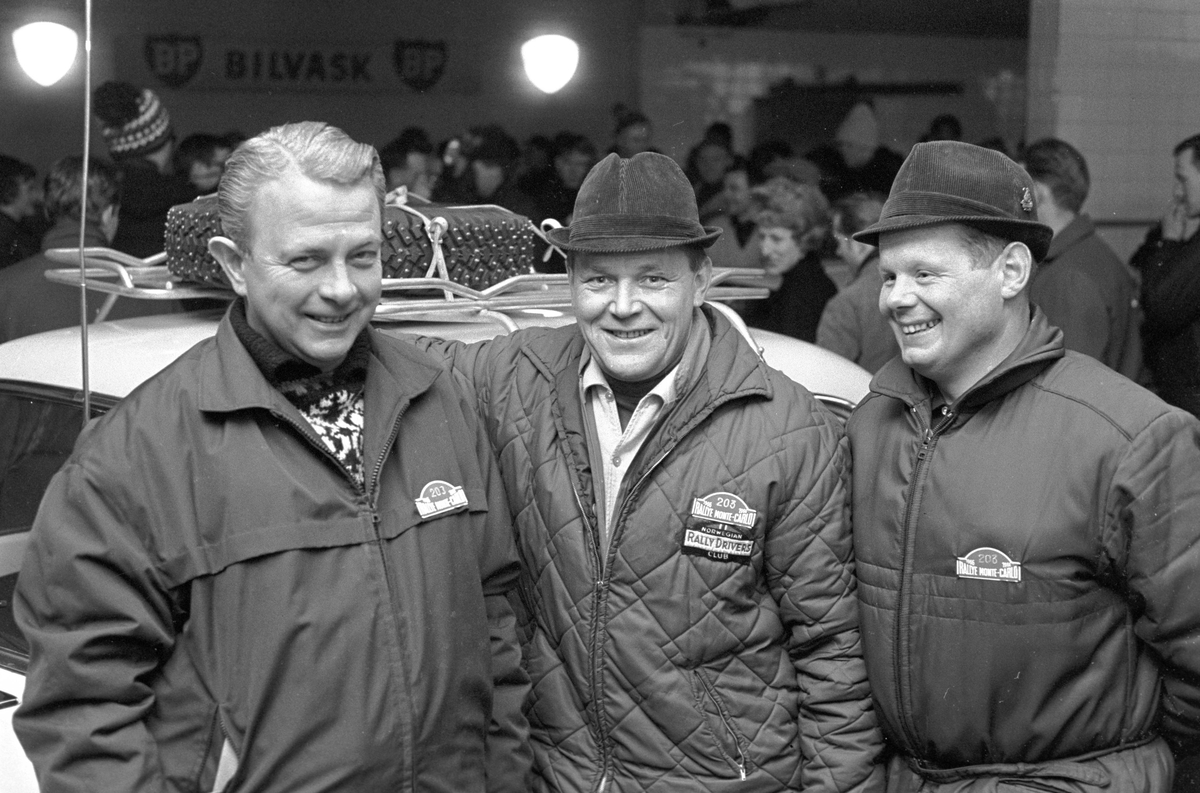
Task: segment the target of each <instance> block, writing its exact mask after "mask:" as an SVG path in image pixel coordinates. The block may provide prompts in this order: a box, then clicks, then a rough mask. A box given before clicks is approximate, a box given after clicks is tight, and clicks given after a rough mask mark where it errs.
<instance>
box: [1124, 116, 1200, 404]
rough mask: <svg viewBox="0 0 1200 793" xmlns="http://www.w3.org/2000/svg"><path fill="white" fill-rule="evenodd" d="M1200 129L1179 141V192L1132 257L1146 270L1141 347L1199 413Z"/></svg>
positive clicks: (1166, 382)
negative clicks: (1198, 132)
mask: <svg viewBox="0 0 1200 793" xmlns="http://www.w3.org/2000/svg"><path fill="white" fill-rule="evenodd" d="M1198 231H1200V135H1193V136H1192V137H1190V138H1188V139H1187V140H1184V141H1182V142H1181V143H1180V144H1179V145H1178V146H1176V147H1175V197H1174V201H1173V202H1172V205H1171V209H1170V210H1169V211H1168V212H1167V214H1166V215H1164V216H1163V219H1162V222H1161V223H1159V224H1158V225H1157V226H1155V227H1154V228H1153V229H1151V230H1150V232H1149V233H1148V234H1146V240H1145V242H1143V243H1142V246H1141V247H1140V248H1138V249H1137V251H1136V252H1135V253H1134V254H1133V258H1132V259H1131V260H1130V263H1131V264H1132V265H1133V266H1134V267H1136V268H1137V269H1138V270H1140V271H1141V273H1142V313H1143V315H1144V316H1145V322H1144V324H1143V325H1142V347H1143V351H1144V354H1145V358H1146V368H1147V369H1148V370H1149V371H1150V376H1151V379H1152V380H1153V384H1154V389H1155V390H1156V391H1157V392H1158V394H1159V396H1161V397H1162V398H1163V399H1165V400H1166V401H1168V402H1170V403H1171V404H1172V405H1178V406H1179V407H1181V408H1183V409H1184V410H1186V411H1188V412H1190V413H1192V414H1193V415H1196V416H1200V233H1197V232H1198Z"/></svg>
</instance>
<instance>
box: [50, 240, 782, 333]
mask: <svg viewBox="0 0 1200 793" xmlns="http://www.w3.org/2000/svg"><path fill="white" fill-rule="evenodd" d="M83 253H84V258H85V261H86V262H87V265H88V266H87V268H86V271H85V278H86V282H87V288H88V289H89V290H92V291H96V292H101V293H104V294H107V295H109V296H110V297H109V302H110V303H111V301H113V300H115V299H116V298H117V297H130V298H136V299H139V300H184V299H190V298H217V299H224V300H233V299H234V298H235V297H236V295H234V293H233V292H232V291H231V290H228V289H221V288H218V287H212V286H201V285H192V284H188V283H186V282H182V281H179V280H177V279H176V278H175V276H173V275H172V274H171V273H170V272H169V271H168V270H167V267H166V254H164V253H160V254H157V255H155V256H151V257H149V258H146V259H138V258H136V257H133V256H129V255H128V254H124V253H121V252H119V251H115V250H112V249H111V248H85V249H84V252H83ZM46 257H47V258H49V259H50V260H51V261H54V262H61V263H63V264H70V263H72V262H75V261H78V259H79V249H78V248H52V249H50V250H48V251H46ZM764 276H765V273H764V272H763V271H762V270H755V269H744V268H730V267H721V268H714V269H713V280H712V286H711V287H710V288H709V292H708V299H709V300H710V301H719V302H728V301H731V300H758V299H761V298H764V297H766V296H767V295H768V294H770V290H768V289H767V288H766V287H765V286H764V285H763V283H764ZM46 278H47V279H49V280H50V281H53V282H54V283H59V284H67V285H69V286H78V285H79V270H78V269H77V268H63V269H54V270H50V271H48V272H47V273H46ZM570 309H571V291H570V288H569V286H568V283H567V276H566V275H565V274H548V273H530V274H528V275H516V276H513V277H511V278H506V279H505V280H503V281H501V282H499V283H497V284H495V285H493V286H489V287H487V288H486V289H474V288H472V287H469V286H466V285H464V284H460V283H457V282H455V281H449V280H446V279H444V278H384V279H383V298H382V299H381V300H380V302H379V306H378V307H377V308H376V309H375V321H376V322H388V323H390V322H428V321H443V322H444V321H471V320H473V319H479V320H484V321H488V322H498V323H500V324H502V325H504V326H505V327H507V328H508V329H509V330H513V329H515V328H516V325H515V323H513V322H512V320H511V319H509V318H508V316H507V314H508V313H510V312H531V313H532V312H533V311H536V310H554V311H562V312H563V313H569V312H570ZM107 313H108V312H107V308H106V309H105V310H104V312H103V314H107Z"/></svg>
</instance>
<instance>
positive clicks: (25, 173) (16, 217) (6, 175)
mask: <svg viewBox="0 0 1200 793" xmlns="http://www.w3.org/2000/svg"><path fill="white" fill-rule="evenodd" d="M41 213H42V185H41V183H40V182H38V178H37V169H36V168H34V167H33V166H32V165H30V164H29V163H27V162H23V161H21V160H18V159H17V158H16V157H9V156H8V155H6V154H0V268H4V267H8V266H9V265H10V264H16V263H17V262H19V261H21V260H22V259H25V258H27V257H29V256H33V255H34V254H35V253H37V252H38V250H40V248H39V244H40V243H41V240H40V239H39V238H38V234H36V233H35V232H34V229H35V228H39V226H38V224H37V223H36V222H31V221H37V220H38V217H39V216H40V215H41Z"/></svg>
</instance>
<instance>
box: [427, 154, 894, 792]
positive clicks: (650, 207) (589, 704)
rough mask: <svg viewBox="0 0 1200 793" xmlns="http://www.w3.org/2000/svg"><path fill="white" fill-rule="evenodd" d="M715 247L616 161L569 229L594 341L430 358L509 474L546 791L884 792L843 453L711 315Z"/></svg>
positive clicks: (654, 180) (542, 336)
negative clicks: (466, 397) (470, 395)
mask: <svg viewBox="0 0 1200 793" xmlns="http://www.w3.org/2000/svg"><path fill="white" fill-rule="evenodd" d="M719 234H720V230H719V229H714V228H707V227H704V226H701V224H700V222H699V215H698V213H697V209H696V201H695V196H694V193H693V191H692V188H691V185H690V184H689V183H688V180H687V178H686V177H685V176H684V174H683V172H682V170H680V168H679V166H678V165H676V164H675V162H674V161H673V160H671V159H670V158H669V157H666V156H664V155H661V154H656V153H650V152H647V153H641V154H637V155H635V156H633V157H631V158H629V159H622V158H621V157H620V156H619V155H617V154H610V155H609V156H608V157H607V158H605V159H604V160H603V161H601V162H600V163H598V164H597V165H596V166H595V167H594V168H593V169H592V170H591V172H590V173H589V174H588V176H587V178H586V179H585V180H584V182H583V184H582V186H581V188H580V191H579V195H578V197H577V200H576V202H575V211H574V215H573V221H572V223H571V225H570V227H569V228H564V229H558V230H555V231H553V232H551V239H552V241H553V242H554V243H555V244H556V245H558V246H559V247H561V248H563V249H564V250H566V251H568V253H569V262H568V266H567V270H568V277H569V280H570V287H571V297H572V302H573V305H574V311H575V316H576V318H577V323H576V324H574V325H571V326H568V327H564V328H558V329H544V328H541V329H532V330H525V331H518V332H516V333H513V334H511V335H509V336H504V337H500V338H498V339H495V340H492V341H490V342H484V343H482V344H477V345H461V344H454V343H447V342H439V341H437V340H432V339H427V340H425V344H426V345H427V346H429V347H438V348H441V349H442V351H443V352H444V353H445V354H446V355H448V356H449V357H450V358H451V359H452V361H453V362H454V365H455V367H456V368H458V369H459V370H461V371H462V372H464V373H466V374H467V376H468V378H469V379H471V380H472V381H473V383H474V386H475V389H476V392H477V395H478V397H477V398H478V408H479V411H480V412H481V414H482V416H483V417H484V423H485V425H486V426H487V428H488V431H489V433H490V436H491V442H492V445H493V448H494V449H495V450H496V452H497V456H498V458H499V460H500V467H501V473H502V476H503V478H504V480H505V484H506V490H507V495H508V502H509V508H510V510H511V512H512V514H513V517H514V524H515V530H516V534H517V547H518V552H519V554H520V556H521V560H522V566H523V575H522V577H521V581H520V585H519V598H518V599H517V600H518V602H517V605H516V609H517V613H518V621H519V623H520V627H521V634H522V645H523V650H524V658H525V664H526V667H527V670H528V672H529V674H530V677H531V680H532V685H533V690H532V694H531V698H530V703H529V706H528V715H529V718H530V721H531V743H532V746H533V750H534V758H535V759H534V766H535V778H536V789H538V790H543V791H571V792H572V793H573V792H574V791H581V792H582V791H640V790H648V789H654V790H664V791H668V790H710V791H726V790H734V789H737V790H754V791H782V790H795V789H799V788H803V789H804V790H806V791H866V790H878V789H881V785H882V770H883V769H882V766H877V765H876V759H877V756H878V754H879V750H880V747H881V744H882V740H881V738H880V735H879V732H878V730H877V728H876V725H875V718H874V714H873V712H872V709H871V697H870V692H869V690H868V688H867V682H866V675H865V670H864V667H863V663H862V658H861V655H860V649H859V648H860V639H859V635H858V607H857V603H856V599H855V597H854V572H853V569H854V568H853V562H852V552H851V545H852V543H851V538H850V534H849V527H848V521H847V514H846V489H845V486H846V483H847V480H848V478H849V471H848V460H847V457H846V454H845V443H844V438H843V436H842V433H841V430H840V428H839V425H838V423H837V420H836V419H835V418H833V417H832V416H831V415H830V414H829V413H827V412H826V411H825V410H824V409H823V408H821V407H820V406H819V404H818V403H817V402H816V400H814V399H813V397H812V396H811V395H810V394H809V393H808V392H807V391H805V390H804V389H803V388H802V387H800V386H799V385H796V384H795V383H793V382H792V381H791V380H789V379H788V378H786V377H785V376H783V375H782V374H780V373H778V372H776V371H774V370H772V369H770V368H768V367H767V366H766V365H765V364H764V363H763V362H762V360H760V358H759V357H758V355H757V353H756V351H755V347H754V346H753V345H752V343H751V342H750V341H749V340H748V339H747V338H745V337H743V335H742V332H740V331H739V330H738V329H737V328H735V327H734V326H733V325H732V324H730V322H729V321H728V320H726V318H725V317H724V316H723V315H722V314H721V313H720V312H719V311H716V310H713V309H712V308H710V307H708V306H706V305H705V302H704V301H705V296H706V293H707V291H708V287H709V283H710V281H711V276H712V264H711V262H710V261H709V259H708V256H707V255H706V253H705V250H706V248H707V247H708V246H709V245H711V244H712V243H713V242H714V241H715V240H716V238H717V236H718V235H719Z"/></svg>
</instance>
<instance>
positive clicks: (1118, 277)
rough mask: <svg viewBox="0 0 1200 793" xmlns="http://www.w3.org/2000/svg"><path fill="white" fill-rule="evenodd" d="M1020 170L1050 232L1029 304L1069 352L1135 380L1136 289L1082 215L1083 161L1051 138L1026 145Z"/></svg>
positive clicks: (1138, 352)
mask: <svg viewBox="0 0 1200 793" xmlns="http://www.w3.org/2000/svg"><path fill="white" fill-rule="evenodd" d="M1022 165H1024V167H1025V170H1026V171H1028V172H1029V175H1030V176H1032V177H1033V192H1034V200H1035V202H1036V204H1037V216H1038V220H1039V221H1041V222H1042V223H1045V224H1046V225H1047V226H1049V227H1050V228H1051V229H1052V230H1053V231H1054V239H1053V240H1051V242H1050V249H1049V250H1048V251H1047V252H1046V256H1045V257H1044V258H1043V259H1042V261H1041V262H1040V263H1039V264H1038V266H1037V267H1036V269H1035V270H1034V273H1033V281H1032V282H1031V283H1030V285H1029V299H1030V300H1031V301H1033V303H1034V304H1035V305H1036V306H1038V308H1040V309H1041V310H1042V311H1044V312H1045V313H1046V319H1047V320H1048V321H1049V322H1050V324H1051V325H1054V326H1056V327H1058V328H1059V329H1060V330H1062V332H1063V343H1064V344H1065V345H1066V346H1067V349H1068V350H1075V351H1077V352H1081V353H1083V354H1085V355H1090V356H1092V357H1093V358H1095V359H1096V360H1097V361H1100V362H1101V363H1102V364H1104V365H1105V366H1107V367H1108V368H1110V369H1112V370H1113V371H1115V372H1120V373H1121V374H1123V375H1125V376H1126V377H1128V378H1129V379H1130V380H1135V381H1136V380H1137V379H1138V377H1139V375H1140V374H1141V368H1142V348H1141V337H1140V328H1139V327H1138V324H1139V322H1140V316H1139V314H1138V311H1137V303H1138V284H1137V277H1136V275H1135V274H1134V271H1133V270H1132V269H1130V268H1129V267H1126V266H1125V264H1124V263H1123V262H1122V261H1121V260H1120V259H1118V258H1117V255H1116V254H1115V253H1113V251H1112V248H1110V247H1108V244H1107V243H1105V242H1104V240H1102V239H1100V236H1099V235H1098V234H1096V226H1095V225H1094V224H1093V223H1092V219H1091V218H1090V217H1088V216H1087V214H1085V213H1083V211H1082V209H1083V202H1084V201H1085V200H1087V195H1088V189H1089V187H1090V185H1091V181H1090V179H1089V177H1088V167H1087V162H1086V161H1085V160H1084V159H1083V155H1082V154H1080V153H1079V152H1078V151H1077V150H1076V149H1075V147H1074V146H1072V145H1071V144H1069V143H1067V142H1066V141H1062V140H1059V139H1058V138H1045V139H1043V140H1039V141H1037V142H1036V143H1033V144H1031V145H1030V146H1029V147H1028V148H1027V149H1026V150H1025V154H1024V157H1023V158H1022Z"/></svg>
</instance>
